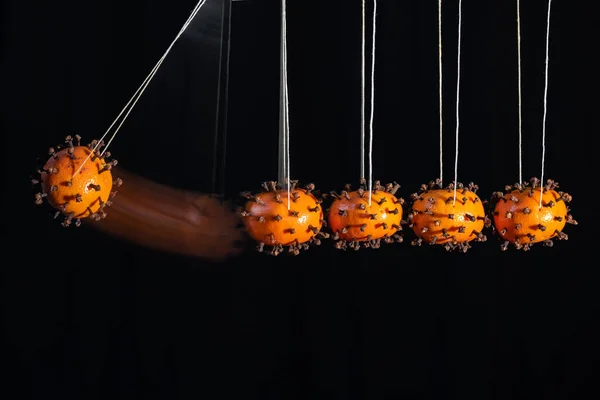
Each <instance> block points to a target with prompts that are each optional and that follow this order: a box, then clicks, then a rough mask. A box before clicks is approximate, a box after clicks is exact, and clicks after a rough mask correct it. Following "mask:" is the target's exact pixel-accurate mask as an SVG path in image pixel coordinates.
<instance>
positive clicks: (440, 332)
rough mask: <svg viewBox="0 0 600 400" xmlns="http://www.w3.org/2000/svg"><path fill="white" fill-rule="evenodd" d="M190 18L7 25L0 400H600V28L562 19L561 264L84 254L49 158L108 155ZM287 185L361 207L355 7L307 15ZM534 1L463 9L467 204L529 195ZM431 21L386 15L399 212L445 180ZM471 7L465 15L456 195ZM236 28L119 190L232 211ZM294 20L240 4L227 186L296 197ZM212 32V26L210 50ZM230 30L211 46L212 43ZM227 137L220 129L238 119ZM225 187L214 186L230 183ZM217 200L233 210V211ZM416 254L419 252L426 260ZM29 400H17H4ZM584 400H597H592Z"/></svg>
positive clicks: (555, 260) (145, 4)
mask: <svg viewBox="0 0 600 400" xmlns="http://www.w3.org/2000/svg"><path fill="white" fill-rule="evenodd" d="M194 3H195V2H194V1H190V0H186V1H178V2H172V1H166V0H153V1H141V0H132V1H128V2H123V1H116V0H115V1H110V0H109V1H102V2H96V1H88V2H75V1H54V2H35V1H34V2H23V1H13V2H7V3H5V4H4V6H3V7H4V9H3V10H2V13H1V14H2V17H3V22H2V28H3V36H2V37H3V41H2V53H1V55H2V76H1V79H2V103H1V104H2V121H3V125H4V129H3V142H2V144H3V150H4V151H3V154H4V157H3V166H4V167H3V177H4V182H5V184H4V188H3V193H4V196H2V199H3V204H4V210H5V216H4V218H5V219H4V220H5V223H4V224H3V225H4V239H3V241H2V243H3V244H2V249H3V253H4V257H3V258H2V262H1V264H2V286H1V288H2V289H1V290H2V292H1V295H2V301H1V305H2V309H1V310H2V320H1V321H2V340H3V344H4V345H5V346H3V355H2V357H1V359H2V361H3V363H5V364H6V366H7V367H8V368H7V371H6V372H5V373H3V374H2V375H0V376H2V381H3V383H2V385H0V387H1V388H2V391H5V392H6V393H5V394H4V395H3V396H2V397H3V398H6V399H11V400H12V399H36V400H37V399H54V398H57V399H109V398H110V399H116V398H122V399H138V398H139V399H154V398H160V399H176V398H186V399H187V398H205V399H220V398H238V399H261V400H266V399H316V398H318V399H392V398H397V399H400V398H402V399H436V400H437V399H454V398H457V399H478V400H482V399H517V398H527V399H531V398H544V399H575V398H582V393H583V390H584V389H585V388H586V387H587V388H588V389H590V388H591V389H592V390H594V391H595V392H597V387H596V386H595V385H593V383H594V381H596V382H597V378H598V377H597V373H596V371H597V367H598V363H597V362H598V355H599V353H600V352H599V350H600V349H599V345H598V333H600V332H599V330H598V328H597V322H598V311H599V309H598V305H599V304H600V302H598V290H597V285H598V278H599V277H600V275H599V273H598V271H597V270H598V268H597V265H598V262H597V259H596V256H595V252H594V249H593V246H595V245H596V244H595V240H596V239H597V235H596V233H595V224H597V223H598V222H599V221H598V211H597V197H596V196H597V195H594V194H593V190H594V186H595V179H596V178H597V177H596V167H595V166H596V160H597V156H596V153H597V151H596V147H595V146H596V145H597V132H598V125H597V122H596V120H595V119H594V116H595V115H596V106H597V100H596V95H595V91H596V90H597V85H596V84H597V82H596V78H595V77H594V75H593V74H595V73H596V72H597V71H596V70H597V67H596V66H595V64H594V63H593V56H594V55H595V52H596V49H597V39H598V36H597V32H596V30H595V27H597V26H598V22H599V21H598V19H597V17H595V16H594V15H593V13H592V12H591V10H588V9H587V7H588V5H589V2H583V1H581V2H577V1H554V5H553V15H552V33H551V37H552V41H551V64H550V76H549V78H550V89H549V97H548V99H549V108H548V128H547V129H548V131H547V165H546V167H547V168H546V176H547V177H551V178H553V179H555V180H557V181H559V182H560V183H561V188H562V189H563V190H565V191H568V192H570V193H571V194H572V195H573V196H574V201H573V203H572V208H573V213H574V216H575V217H576V219H577V220H579V222H580V225H579V226H577V227H573V226H568V227H567V229H566V233H568V234H569V236H570V240H569V241H567V242H559V243H557V244H556V245H555V247H554V248H551V249H550V248H544V247H541V246H539V247H535V248H534V249H533V250H532V251H530V252H527V253H523V252H516V251H514V250H512V249H511V250H510V251H507V252H504V253H502V252H500V251H499V246H498V243H497V242H496V240H495V239H494V238H490V240H489V241H488V242H487V243H483V244H477V245H474V246H473V248H472V249H471V251H470V252H469V253H468V254H466V255H463V254H447V253H446V252H444V251H443V250H442V249H438V248H429V247H423V248H413V247H411V246H410V244H409V243H407V242H405V243H403V244H399V245H392V246H385V247H384V248H382V249H380V250H377V251H361V252H359V253H344V252H337V251H334V250H333V249H332V248H331V247H330V246H323V247H321V248H317V249H313V250H311V251H310V252H307V253H304V254H302V255H301V256H299V257H295V258H294V257H278V258H271V257H268V256H265V255H260V254H255V253H254V252H252V251H251V250H248V251H247V252H245V253H244V254H243V255H242V256H240V257H237V258H235V259H233V260H231V261H230V262H227V263H225V264H217V265H215V264H207V263H205V262H203V261H202V260H197V259H186V258H183V257H179V256H174V255H171V254H165V253H160V252H156V251H153V250H151V249H147V248H141V247H137V246H134V245H131V244H130V243H127V242H122V241H118V240H116V239H114V238H111V237H108V236H105V235H103V234H101V233H99V232H97V231H94V230H93V229H90V228H88V227H82V228H81V229H78V230H76V229H69V230H65V229H63V228H61V227H59V226H57V225H56V224H54V223H53V221H51V220H50V219H49V218H48V217H47V216H46V215H45V214H44V213H42V212H40V211H39V210H38V209H36V208H35V207H34V206H33V205H32V201H31V191H30V188H29V186H28V176H29V174H30V172H32V171H33V170H34V169H35V161H36V157H37V156H39V155H43V154H44V151H45V149H46V147H48V146H49V145H52V144H54V143H56V142H59V141H60V140H62V138H63V137H64V136H65V135H66V134H69V133H79V134H81V135H82V136H84V138H89V137H98V136H99V135H101V134H102V133H103V132H104V130H105V129H106V128H107V127H108V125H109V124H110V122H112V120H113V118H114V117H116V115H117V113H118V112H119V111H120V110H121V108H122V107H123V105H124V104H125V102H126V101H127V100H128V99H129V97H130V96H131V94H132V93H133V91H134V90H135V89H136V88H137V87H138V85H139V84H140V83H141V81H142V80H143V78H144V77H145V76H146V74H147V73H148V71H149V70H150V69H151V67H152V66H153V65H154V63H155V62H156V61H157V60H158V58H159V57H160V56H161V55H162V53H163V52H164V50H165V49H166V47H167V46H168V44H169V43H170V41H171V39H172V38H173V36H174V35H175V34H176V32H177V31H178V30H179V28H180V26H181V25H182V23H183V22H184V21H185V19H186V18H187V16H188V15H189V12H190V11H191V10H192V8H193V6H194ZM289 3H290V4H289V5H288V12H289V17H288V18H289V20H288V26H289V50H288V51H289V62H290V66H289V79H290V97H291V98H290V101H291V103H290V104H291V105H290V107H291V110H290V113H291V152H292V154H291V160H292V161H291V163H292V171H293V172H292V174H293V178H295V179H299V180H301V181H303V182H311V181H312V182H315V183H316V184H317V186H319V187H320V188H322V189H325V190H333V189H338V188H341V187H342V186H343V184H345V183H346V182H356V180H357V178H358V171H359V163H358V155H359V149H358V145H359V132H360V130H359V123H360V111H359V94H360V87H359V83H360V80H359V73H360V70H359V68H360V60H359V56H360V36H359V35H360V2H359V1H349V0H344V1H342V0H337V1H319V2H316V1H314V2H307V1H290V2H289ZM514 3H515V2H514V1H504V2H497V1H487V0H486V1H465V2H464V6H463V7H464V18H463V23H464V25H463V47H462V86H461V94H462V95H461V141H460V158H459V160H460V162H459V179H460V180H462V181H464V182H469V181H474V182H476V183H478V184H479V186H480V190H481V191H480V194H481V196H482V197H484V198H486V197H489V195H490V194H491V193H492V192H493V191H496V190H503V188H504V186H505V185H506V184H510V183H513V182H515V180H516V179H517V174H518V169H517V165H518V164H517V85H516V83H517V80H516V79H517V74H516V38H515V34H516V24H515V20H516V16H515V4H514ZM522 3H523V5H522V24H523V26H522V30H523V32H522V35H523V44H522V46H523V112H524V125H523V131H524V142H523V152H524V159H523V167H524V175H525V177H530V176H534V175H535V176H538V175H539V172H540V171H539V170H540V157H541V126H542V125H541V121H542V112H543V108H542V95H543V87H544V86H543V83H544V53H545V51H544V40H545V37H544V35H545V18H546V2H543V1H523V2H522ZM436 7H437V2H435V1H427V2H425V1H416V0H415V1H392V0H385V1H380V7H379V9H380V15H379V20H378V23H379V25H378V32H379V33H378V42H377V48H378V52H377V72H376V75H377V76H376V79H377V86H376V96H377V104H376V111H375V113H376V121H375V140H374V175H375V177H376V178H377V179H381V180H382V181H384V182H388V181H392V180H396V181H398V182H399V183H401V184H402V188H401V189H400V192H399V194H400V195H402V196H404V197H405V198H407V197H408V195H409V194H410V193H411V192H412V191H415V190H416V189H417V188H418V186H419V185H420V184H421V183H425V182H427V181H429V180H431V179H434V178H435V177H436V176H437V175H438V161H437V160H438V147H437V146H438V114H437V110H438V109H437V102H438V97H437V96H438V92H437V47H436V46H437V10H436ZM456 10H457V1H446V2H445V11H444V13H445V16H444V26H445V31H444V43H445V53H444V61H445V65H446V67H447V70H446V72H445V76H444V78H445V87H444V90H445V113H444V118H445V122H446V124H445V127H446V138H445V155H446V156H445V159H444V162H445V164H446V170H445V176H446V178H447V179H451V177H452V174H453V171H452V166H453V160H454V159H453V150H454V93H455V92H454V90H455V79H456V74H455V71H456V69H455V67H456V65H455V61H456V45H455V43H456ZM219 13H220V8H219V7H215V6H214V5H213V6H212V8H210V7H208V6H207V9H206V12H203V11H201V12H200V15H199V16H198V20H197V22H196V23H195V24H194V25H193V26H192V27H191V28H190V30H189V32H188V34H186V36H184V38H183V39H182V40H181V41H180V42H179V45H178V46H176V47H175V49H174V50H173V52H172V53H171V55H170V57H169V58H168V61H167V62H166V63H165V65H164V67H163V69H162V70H161V72H159V74H158V75H157V78H156V79H155V81H154V83H153V84H152V85H151V86H150V88H149V89H148V91H147V92H146V94H145V95H144V97H143V100H142V101H140V104H139V106H138V107H137V108H136V111H134V112H133V113H132V116H131V117H130V119H129V120H128V122H127V123H126V124H125V125H124V127H123V129H122V131H121V133H120V136H119V137H118V138H117V140H116V141H115V144H114V145H113V148H112V150H113V153H114V154H116V155H117V158H118V159H119V161H120V165H122V166H123V168H126V169H128V170H130V171H133V172H135V173H138V174H140V175H143V176H146V177H149V178H151V179H154V180H156V181H159V182H162V183H167V184H170V185H172V186H176V187H181V188H186V189H192V190H198V191H211V190H213V187H214V186H213V183H214V182H213V179H212V167H213V164H214V162H215V159H214V157H213V137H214V117H215V100H216V96H215V94H216V90H217V82H218V80H217V77H218V55H219V43H218V40H217V39H218V35H219V29H220V25H219V24H220V15H219ZM278 15H279V2H277V1H275V0H273V1H266V0H263V1H260V0H251V1H246V2H234V4H233V10H232V25H231V28H232V42H231V60H230V61H231V65H230V81H229V84H230V85H229V110H228V129H227V147H226V152H220V151H219V152H217V162H219V161H220V160H221V159H222V157H223V155H224V153H226V156H227V158H226V171H225V174H224V179H221V178H219V179H220V180H219V182H217V184H218V185H217V187H221V186H222V184H224V188H225V191H226V193H227V195H228V197H232V196H234V195H235V194H236V193H238V192H239V191H242V190H248V189H255V188H256V189H258V187H259V186H258V185H259V184H260V182H262V181H263V180H270V179H276V173H277V165H276V161H277V154H276V150H277V134H278V132H277V129H278V125H277V124H278V94H279V88H278V85H279V83H278V79H279V76H278V74H279V54H278V51H279V19H278V18H279V17H278ZM202 21H204V22H206V24H204V23H203V22H202ZM215 24H216V25H215ZM221 115H222V114H221ZM219 176H220V175H219ZM219 190H220V189H219ZM409 237H410V235H409ZM10 389H17V391H16V392H14V393H12V394H9V391H10ZM588 398H589V397H588Z"/></svg>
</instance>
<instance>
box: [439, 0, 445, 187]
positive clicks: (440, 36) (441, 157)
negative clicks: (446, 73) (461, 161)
mask: <svg viewBox="0 0 600 400" xmlns="http://www.w3.org/2000/svg"><path fill="white" fill-rule="evenodd" d="M438 65H439V67H438V73H439V83H438V85H439V89H440V90H439V92H440V105H439V113H440V185H442V183H443V179H444V135H443V132H444V128H443V119H444V118H443V116H442V105H443V96H442V0H438Z"/></svg>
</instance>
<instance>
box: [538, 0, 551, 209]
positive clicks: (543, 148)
mask: <svg viewBox="0 0 600 400" xmlns="http://www.w3.org/2000/svg"><path fill="white" fill-rule="evenodd" d="M551 6H552V0H548V17H547V21H546V72H545V82H544V121H543V124H542V172H541V174H540V185H542V186H541V187H540V208H541V207H542V200H543V198H544V186H543V185H544V164H545V162H546V115H547V112H548V64H549V61H550V55H549V53H550V8H551Z"/></svg>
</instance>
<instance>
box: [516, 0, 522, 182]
mask: <svg viewBox="0 0 600 400" xmlns="http://www.w3.org/2000/svg"><path fill="white" fill-rule="evenodd" d="M517 60H518V61H517V62H518V85H517V86H518V92H519V180H518V182H519V183H523V129H522V126H523V117H522V102H521V5H520V0H517Z"/></svg>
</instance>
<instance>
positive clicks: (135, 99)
mask: <svg viewBox="0 0 600 400" xmlns="http://www.w3.org/2000/svg"><path fill="white" fill-rule="evenodd" d="M205 3H206V0H200V1H199V2H198V3H197V4H196V6H195V7H194V9H193V10H192V13H191V14H190V16H189V17H188V19H187V21H186V22H185V23H184V24H183V26H182V27H181V29H180V30H179V32H178V33H177V35H176V36H175V38H174V39H173V41H172V42H171V44H170V45H169V47H168V48H167V50H166V51H165V53H164V54H163V55H162V57H161V58H160V59H159V60H158V62H157V63H156V65H155V66H154V68H152V70H151V71H150V73H149V74H148V76H146V79H144V81H143V82H142V84H141V85H140V87H139V88H138V89H137V90H136V91H135V93H134V94H133V96H132V97H131V98H130V99H129V101H128V102H127V104H125V107H123V109H122V110H121V112H120V113H119V115H117V117H116V118H115V120H114V121H113V122H112V124H110V126H109V127H108V129H107V130H106V132H105V133H104V134H103V135H102V137H100V139H99V140H98V142H97V143H96V145H95V146H94V148H93V149H92V151H91V152H90V154H88V156H87V157H86V158H85V160H83V162H82V163H81V165H80V166H79V168H78V169H77V170H76V171H75V173H74V174H73V176H72V177H71V178H73V177H75V175H77V174H78V173H79V171H81V169H82V168H83V166H84V165H85V163H86V162H87V161H88V160H89V159H90V157H91V156H92V154H94V153H95V151H96V150H97V149H98V147H99V146H100V145H101V144H102V143H103V140H104V138H106V136H107V135H108V133H109V132H110V130H111V129H112V128H113V126H114V125H115V124H116V123H117V121H119V118H121V116H123V113H125V111H126V110H127V112H126V113H125V115H124V116H123V119H122V120H121V122H120V123H119V125H118V126H117V128H116V129H115V131H114V133H113V134H112V136H111V138H110V140H109V141H108V143H107V144H106V146H105V147H104V149H103V150H102V152H101V153H100V155H101V156H103V155H104V153H105V152H106V151H107V150H108V147H109V146H110V144H111V143H112V141H113V140H114V138H115V137H116V136H117V133H118V132H119V130H120V129H121V127H122V126H123V124H124V123H125V120H127V117H128V116H129V114H130V113H131V111H132V110H133V108H134V107H135V105H136V104H137V102H138V101H139V99H140V98H141V97H142V94H144V92H145V91H146V88H147V87H148V85H149V84H150V82H151V81H152V79H153V78H154V76H155V75H156V73H157V72H158V70H159V68H160V66H161V65H162V63H163V62H164V61H165V59H166V58H167V55H169V53H170V52H171V49H172V48H173V46H174V45H175V43H176V42H177V40H179V38H180V37H181V35H182V34H183V32H184V31H185V30H186V29H187V27H188V26H189V25H190V23H191V22H192V21H193V20H194V18H195V17H196V15H197V14H198V11H200V9H201V8H202V6H203V5H204V4H205Z"/></svg>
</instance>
